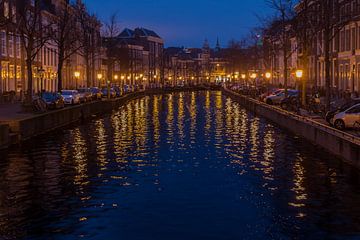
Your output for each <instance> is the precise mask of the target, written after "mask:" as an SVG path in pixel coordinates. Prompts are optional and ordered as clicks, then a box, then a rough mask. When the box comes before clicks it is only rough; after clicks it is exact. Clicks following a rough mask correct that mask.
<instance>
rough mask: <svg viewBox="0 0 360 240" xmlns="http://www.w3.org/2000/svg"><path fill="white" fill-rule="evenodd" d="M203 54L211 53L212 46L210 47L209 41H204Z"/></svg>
mask: <svg viewBox="0 0 360 240" xmlns="http://www.w3.org/2000/svg"><path fill="white" fill-rule="evenodd" d="M202 52H203V53H204V54H209V53H210V45H209V42H208V40H207V39H205V41H204V44H203V48H202Z"/></svg>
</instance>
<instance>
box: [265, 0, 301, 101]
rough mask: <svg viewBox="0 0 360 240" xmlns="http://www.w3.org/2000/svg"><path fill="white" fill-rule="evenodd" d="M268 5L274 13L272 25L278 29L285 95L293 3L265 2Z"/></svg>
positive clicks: (280, 1) (273, 0)
mask: <svg viewBox="0 0 360 240" xmlns="http://www.w3.org/2000/svg"><path fill="white" fill-rule="evenodd" d="M266 2H267V3H268V5H269V6H270V7H271V8H273V9H274V10H275V12H276V16H275V18H274V19H273V24H275V25H274V26H276V28H277V29H278V34H279V37H278V43H279V45H280V47H279V48H280V49H281V51H282V53H283V65H284V69H283V70H284V72H283V74H284V88H285V95H287V88H288V59H289V57H290V56H291V49H290V40H291V36H292V32H291V30H292V28H291V27H292V21H293V19H294V16H295V13H294V5H295V3H294V1H293V0H267V1H266Z"/></svg>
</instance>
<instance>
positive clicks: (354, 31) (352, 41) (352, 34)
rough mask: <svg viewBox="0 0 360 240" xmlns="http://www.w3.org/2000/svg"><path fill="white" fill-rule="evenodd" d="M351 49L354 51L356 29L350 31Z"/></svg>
mask: <svg viewBox="0 0 360 240" xmlns="http://www.w3.org/2000/svg"><path fill="white" fill-rule="evenodd" d="M351 49H352V50H355V49H356V28H352V29H351Z"/></svg>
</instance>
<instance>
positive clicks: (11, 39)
mask: <svg viewBox="0 0 360 240" xmlns="http://www.w3.org/2000/svg"><path fill="white" fill-rule="evenodd" d="M9 56H10V57H13V56H14V36H13V35H12V33H9Z"/></svg>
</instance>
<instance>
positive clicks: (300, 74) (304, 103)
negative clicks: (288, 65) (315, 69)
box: [295, 69, 306, 106]
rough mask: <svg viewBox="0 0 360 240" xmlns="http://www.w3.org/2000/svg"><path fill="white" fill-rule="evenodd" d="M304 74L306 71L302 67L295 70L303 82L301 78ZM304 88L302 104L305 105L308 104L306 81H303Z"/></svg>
mask: <svg viewBox="0 0 360 240" xmlns="http://www.w3.org/2000/svg"><path fill="white" fill-rule="evenodd" d="M303 75H304V71H303V70H301V69H298V70H296V71H295V76H296V78H297V79H298V80H299V81H300V82H301V78H302V77H303ZM302 86H303V89H302V94H301V95H302V99H301V100H302V105H303V106H305V105H306V86H305V82H303V83H302Z"/></svg>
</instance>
